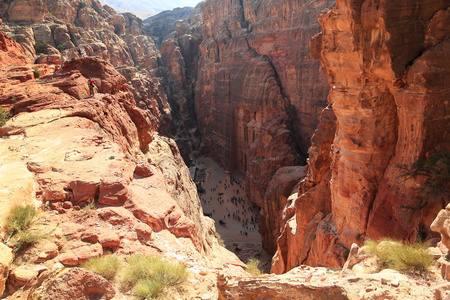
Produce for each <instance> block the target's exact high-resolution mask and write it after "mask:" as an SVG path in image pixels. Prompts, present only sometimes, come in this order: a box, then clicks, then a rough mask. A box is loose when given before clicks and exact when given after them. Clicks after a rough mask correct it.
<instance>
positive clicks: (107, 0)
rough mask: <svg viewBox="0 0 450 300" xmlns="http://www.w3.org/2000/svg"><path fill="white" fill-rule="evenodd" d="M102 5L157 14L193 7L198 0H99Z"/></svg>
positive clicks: (134, 11)
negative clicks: (178, 8)
mask: <svg viewBox="0 0 450 300" xmlns="http://www.w3.org/2000/svg"><path fill="white" fill-rule="evenodd" d="M100 2H101V3H102V4H103V5H105V4H106V5H109V6H111V7H112V8H114V9H117V10H118V11H130V12H133V13H136V12H137V13H144V14H157V13H160V12H162V11H164V10H171V9H174V8H176V7H186V6H192V7H195V6H196V5H197V4H198V3H199V2H201V1H200V0H166V1H159V0H100Z"/></svg>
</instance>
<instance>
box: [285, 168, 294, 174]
mask: <svg viewBox="0 0 450 300" xmlns="http://www.w3.org/2000/svg"><path fill="white" fill-rule="evenodd" d="M294 171H295V169H289V170H287V171H285V172H284V174H291V173H294Z"/></svg>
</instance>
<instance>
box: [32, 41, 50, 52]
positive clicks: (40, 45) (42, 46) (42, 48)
mask: <svg viewBox="0 0 450 300" xmlns="http://www.w3.org/2000/svg"><path fill="white" fill-rule="evenodd" d="M47 47H48V44H47V43H45V42H36V44H34V49H35V50H36V53H45V52H47Z"/></svg>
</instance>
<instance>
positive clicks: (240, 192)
mask: <svg viewBox="0 0 450 300" xmlns="http://www.w3.org/2000/svg"><path fill="white" fill-rule="evenodd" d="M244 188H245V187H244V186H243V185H242V184H241V182H240V181H238V180H237V179H235V178H234V177H233V176H228V178H226V177H225V179H224V180H219V182H218V183H217V184H216V185H215V186H213V187H210V188H209V189H206V190H205V193H203V194H200V198H201V200H202V206H203V210H204V211H205V215H207V216H209V217H211V218H213V219H214V220H216V222H219V224H220V225H222V226H226V225H227V224H228V223H229V222H236V223H239V224H240V230H239V234H240V235H244V236H247V235H249V233H250V232H256V231H259V230H258V221H259V219H258V209H257V207H256V206H255V205H254V204H252V203H250V201H249V200H248V199H247V196H246V194H245V189H244ZM218 207H220V209H217V211H216V208H218ZM236 234H237V232H236Z"/></svg>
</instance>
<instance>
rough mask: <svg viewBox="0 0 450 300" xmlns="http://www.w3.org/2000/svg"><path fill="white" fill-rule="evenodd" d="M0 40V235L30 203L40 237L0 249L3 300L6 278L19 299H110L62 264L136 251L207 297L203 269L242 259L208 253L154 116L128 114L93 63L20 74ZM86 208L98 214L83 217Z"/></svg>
mask: <svg viewBox="0 0 450 300" xmlns="http://www.w3.org/2000/svg"><path fill="white" fill-rule="evenodd" d="M0 36H1V37H2V41H4V43H3V42H2V44H1V50H0V61H1V62H2V63H3V62H5V64H4V65H1V72H0V91H1V96H0V105H2V107H4V108H5V109H9V108H11V109H12V112H13V114H14V116H13V117H12V118H11V119H10V120H9V121H8V122H7V123H6V124H5V125H4V126H2V127H0V135H1V136H2V137H3V138H2V139H0V162H1V168H0V169H1V173H0V177H1V195H2V197H1V202H0V206H1V209H0V211H1V215H0V220H1V224H2V226H3V224H4V222H5V216H6V214H7V213H8V211H9V208H11V207H13V206H14V205H23V204H32V205H36V206H39V207H42V208H43V211H42V212H41V214H40V216H39V221H38V222H37V223H36V224H35V225H34V226H37V227H36V228H35V230H37V231H39V232H41V233H45V234H47V235H48V237H47V238H45V239H43V240H42V241H40V242H39V243H38V244H36V245H34V246H32V247H30V248H29V249H27V250H26V251H25V252H20V253H15V255H14V256H11V255H10V254H11V249H9V248H8V247H6V246H4V245H3V244H2V247H1V249H2V250H1V251H2V253H4V255H3V254H2V259H1V262H0V265H1V268H0V269H1V276H0V277H1V278H0V283H1V284H2V286H1V287H0V291H1V293H3V286H4V284H5V281H6V278H7V281H6V293H7V294H13V293H15V292H16V291H17V290H18V289H19V288H20V287H22V286H24V285H26V288H25V289H23V290H22V289H21V290H19V291H18V292H17V293H15V294H14V296H13V297H14V298H17V299H22V298H21V297H27V296H28V297H33V298H36V299H43V298H42V297H44V298H45V299H56V298H58V297H59V298H58V299H74V298H77V299H92V297H97V296H98V295H102V296H103V297H104V298H105V299H111V298H112V297H114V295H115V294H117V293H120V291H119V290H118V289H117V287H114V286H112V285H111V284H110V283H108V282H107V281H105V280H104V279H102V278H101V277H99V276H98V275H95V274H93V273H92V272H89V271H85V270H81V269H70V270H67V269H64V267H74V266H78V265H81V264H83V263H85V262H86V261H87V260H88V259H90V258H93V257H98V256H102V255H103V254H105V253H107V252H114V253H115V254H116V255H118V256H123V257H127V256H129V255H131V254H133V253H136V252H140V253H148V254H151V255H163V256H166V257H167V258H170V259H174V258H175V259H177V260H179V261H182V262H183V263H184V264H186V265H187V266H188V267H189V268H191V271H190V272H192V276H193V278H196V279H195V281H198V282H199V287H201V286H203V288H200V289H197V290H196V291H194V290H193V291H191V293H193V294H195V293H197V294H199V293H205V292H207V291H209V292H210V293H211V295H212V296H211V297H214V294H217V291H214V290H211V287H212V286H214V285H215V284H216V283H215V282H216V277H215V275H214V274H213V273H210V272H209V270H210V269H212V268H214V267H217V266H221V265H223V263H224V262H225V261H227V262H233V261H235V263H234V264H235V265H240V264H241V262H239V261H238V260H237V258H236V257H235V256H233V255H232V254H231V253H229V252H228V251H226V250H225V249H223V248H221V247H220V246H219V245H218V243H217V240H216V238H215V235H214V234H215V230H214V224H213V222H212V221H211V220H210V219H209V218H206V217H204V216H203V213H202V208H201V205H200V201H199V198H198V195H197V189H196V186H195V184H194V183H193V182H192V180H191V178H190V174H189V171H188V169H187V167H186V166H185V165H184V163H183V161H182V158H181V156H180V153H179V151H178V148H177V146H176V144H175V142H174V141H173V140H170V139H169V138H166V137H162V136H159V135H158V134H157V132H155V131H154V128H155V126H154V125H153V120H154V119H155V118H154V116H152V115H151V112H150V111H148V110H142V109H140V108H138V107H137V106H136V103H135V101H134V99H133V95H132V93H131V92H130V91H129V90H128V89H127V85H126V80H125V78H124V77H123V76H121V75H120V74H119V73H118V72H117V71H116V70H115V69H114V68H113V66H112V65H111V64H109V63H107V62H106V61H104V60H101V59H97V58H94V57H89V58H81V59H74V60H71V61H70V62H66V63H65V64H64V67H63V69H61V70H60V71H59V72H57V73H55V66H52V65H26V64H24V63H26V59H25V57H24V55H23V54H24V53H25V50H24V49H23V48H22V47H21V46H20V45H19V44H17V43H16V42H14V41H13V40H12V39H11V38H9V37H8V36H7V35H5V34H4V33H3V32H0ZM4 50H6V51H4ZM11 51H14V52H15V54H16V55H15V57H12V55H11V53H10V52H11ZM13 59H14V60H13ZM12 62H13V63H14V64H15V65H10V63H12ZM38 71H39V72H38ZM36 74H40V76H39V75H36ZM87 78H91V79H93V80H94V81H95V84H96V87H97V93H96V94H95V95H94V96H89V91H88V87H87V85H86V81H87ZM62 132H63V133H64V134H61V133H62ZM89 204H95V207H96V209H93V208H91V209H84V210H82V209H81V208H82V207H86V206H87V205H89ZM4 234H5V233H4V231H2V240H9V239H8V237H6V236H4ZM9 246H10V247H14V245H12V244H10V245H9ZM8 252H9V253H8ZM9 256H10V257H11V260H12V259H13V258H14V263H13V264H12V266H11V262H9V263H8V262H6V264H5V259H7V258H8V257H9ZM211 259H212V260H211ZM5 266H6V267H5ZM10 268H11V271H10ZM235 268H240V267H235ZM50 269H52V270H50ZM200 272H201V273H202V274H203V275H199V273H200ZM8 274H9V276H8ZM208 274H209V275H208ZM5 275H6V277H5ZM205 276H206V277H205ZM37 277H39V280H35V279H36V278H37ZM64 278H65V279H64ZM67 278H71V280H70V281H69V282H68V283H67V284H68V286H64V283H65V282H66V281H67V280H66V279H67ZM87 282H89V283H87ZM200 282H203V283H200ZM50 287H51V288H50ZM129 297H131V296H130V295H129Z"/></svg>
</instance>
